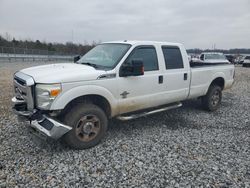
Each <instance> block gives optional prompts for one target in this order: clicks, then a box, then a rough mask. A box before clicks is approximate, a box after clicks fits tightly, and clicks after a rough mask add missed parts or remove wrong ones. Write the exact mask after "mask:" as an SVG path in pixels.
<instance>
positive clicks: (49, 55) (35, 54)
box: [0, 46, 73, 61]
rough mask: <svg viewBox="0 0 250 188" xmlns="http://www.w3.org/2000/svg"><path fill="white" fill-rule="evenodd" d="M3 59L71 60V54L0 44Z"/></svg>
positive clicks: (0, 55)
mask: <svg viewBox="0 0 250 188" xmlns="http://www.w3.org/2000/svg"><path fill="white" fill-rule="evenodd" d="M0 60H3V61H6V60H7V61H73V55H64V54H63V53H58V52H54V51H48V50H38V49H28V48H16V47H5V46H0Z"/></svg>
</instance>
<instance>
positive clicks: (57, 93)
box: [50, 89, 61, 97]
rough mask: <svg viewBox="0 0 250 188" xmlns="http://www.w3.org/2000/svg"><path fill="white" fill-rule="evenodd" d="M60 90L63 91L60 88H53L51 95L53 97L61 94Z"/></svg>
mask: <svg viewBox="0 0 250 188" xmlns="http://www.w3.org/2000/svg"><path fill="white" fill-rule="evenodd" d="M60 92H61V90H60V89H53V90H51V91H50V96H51V97H56V96H57V95H59V94H60Z"/></svg>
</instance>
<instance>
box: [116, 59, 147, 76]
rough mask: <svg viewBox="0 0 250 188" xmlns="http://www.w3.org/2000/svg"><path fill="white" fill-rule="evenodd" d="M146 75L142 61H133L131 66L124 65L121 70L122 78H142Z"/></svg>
mask: <svg viewBox="0 0 250 188" xmlns="http://www.w3.org/2000/svg"><path fill="white" fill-rule="evenodd" d="M140 75H144V66H143V62H142V61H141V60H132V63H131V64H126V63H125V64H123V65H122V67H121V69H120V76H121V77H127V76H140Z"/></svg>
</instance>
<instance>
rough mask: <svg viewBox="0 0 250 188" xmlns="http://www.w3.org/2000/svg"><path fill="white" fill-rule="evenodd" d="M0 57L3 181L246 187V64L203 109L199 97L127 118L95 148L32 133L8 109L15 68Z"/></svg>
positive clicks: (249, 94) (249, 179) (249, 116)
mask: <svg viewBox="0 0 250 188" xmlns="http://www.w3.org/2000/svg"><path fill="white" fill-rule="evenodd" d="M33 65H37V64H35V63H26V64H23V63H0V118H1V120H0V143H1V145H0V187H15V186H20V187H46V186H49V187H50V186H57V187H65V186H66V187H70V186H72V187H75V186H78V187H104V186H105V187H126V186H129V187H250V105H249V103H250V102H249V101H250V68H242V67H236V82H235V84H234V87H233V88H232V89H230V90H227V91H225V92H224V93H223V100H222V106H221V108H220V109H219V110H218V111H216V112H213V113H208V112H206V111H203V110H202V109H201V108H200V103H199V101H198V100H191V101H187V102H185V103H184V107H182V108H179V109H176V110H172V111H168V112H163V113H159V114H156V115H152V116H149V117H147V118H141V119H137V120H133V121H129V122H120V121H117V120H114V121H112V122H111V123H110V127H109V131H108V133H107V136H106V137H105V139H104V140H103V142H102V143H101V144H99V145H98V146H96V147H94V148H91V149H88V150H82V151H76V150H71V149H69V148H67V147H65V146H63V145H61V144H60V142H52V141H46V142H45V141H42V140H39V139H37V138H36V137H35V136H32V135H31V134H30V133H29V132H28V131H27V129H26V126H25V124H20V123H17V120H16V117H15V116H14V115H13V114H12V112H11V109H10V108H11V107H10V98H11V97H12V95H13V94H12V74H13V73H14V72H15V70H18V69H21V68H23V67H28V66H33Z"/></svg>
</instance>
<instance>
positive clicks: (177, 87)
mask: <svg viewBox="0 0 250 188" xmlns="http://www.w3.org/2000/svg"><path fill="white" fill-rule="evenodd" d="M161 50H162V55H163V61H164V63H165V70H164V71H163V81H164V82H163V84H162V93H164V95H163V96H162V98H163V100H165V101H166V102H167V103H170V102H177V101H181V100H184V99H186V98H187V97H188V94H189V84H190V73H189V67H188V65H187V63H188V62H185V63H184V61H185V60H186V61H187V57H185V56H184V54H182V53H181V50H180V48H179V47H178V46H162V47H161ZM184 50H185V49H184Z"/></svg>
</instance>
